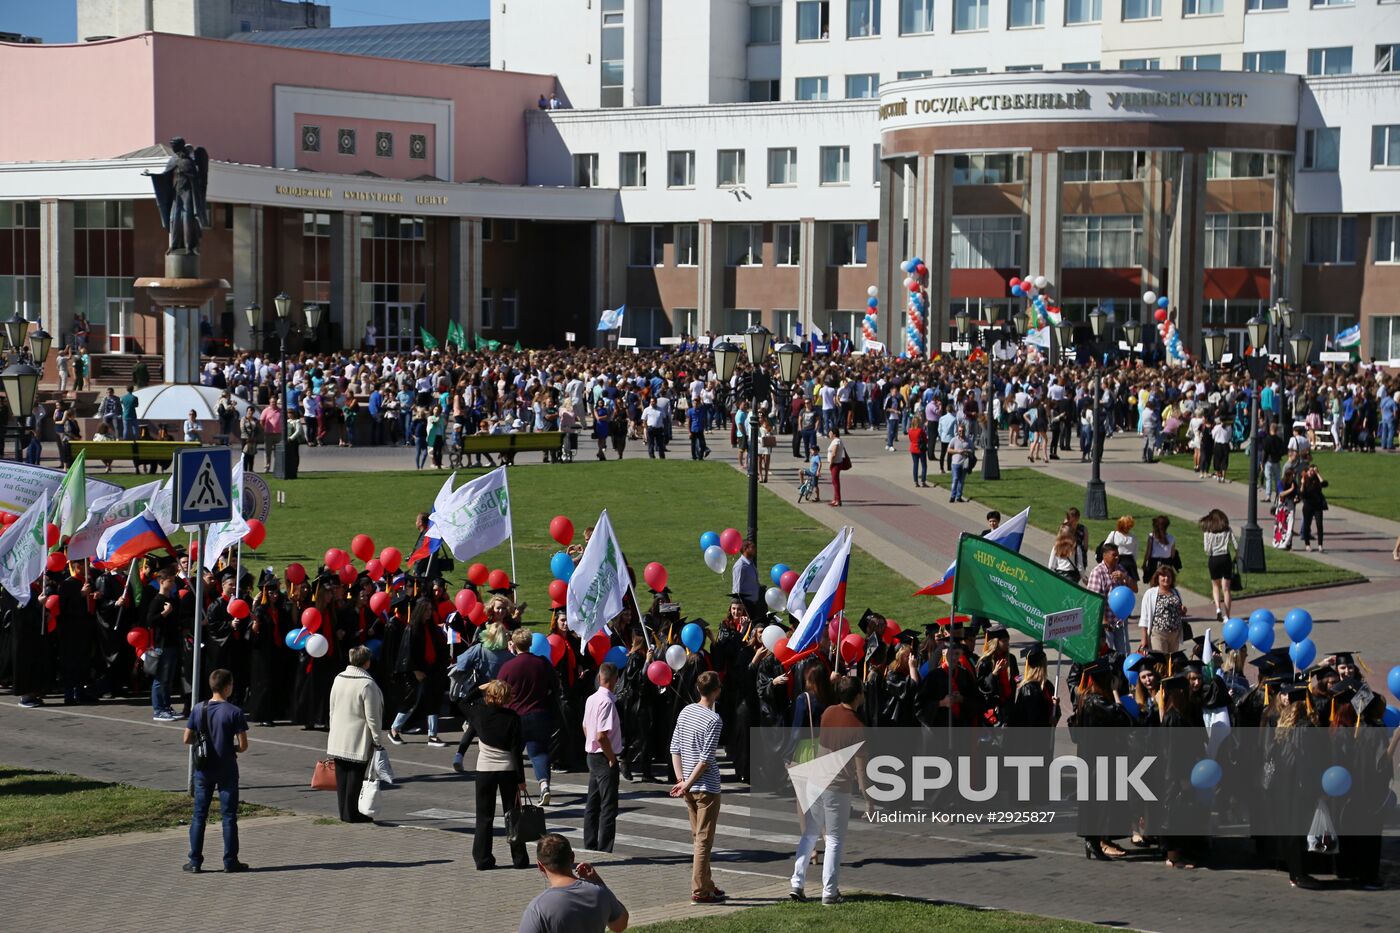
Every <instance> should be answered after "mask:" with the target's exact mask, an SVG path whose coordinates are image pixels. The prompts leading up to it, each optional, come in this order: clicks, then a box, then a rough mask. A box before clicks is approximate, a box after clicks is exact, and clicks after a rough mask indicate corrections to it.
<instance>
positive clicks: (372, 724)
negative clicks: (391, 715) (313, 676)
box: [326, 645, 384, 823]
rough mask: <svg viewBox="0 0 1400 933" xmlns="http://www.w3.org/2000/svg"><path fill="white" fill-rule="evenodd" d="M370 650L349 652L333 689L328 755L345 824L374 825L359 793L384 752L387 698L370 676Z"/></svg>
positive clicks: (357, 647) (342, 819)
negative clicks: (381, 729)
mask: <svg viewBox="0 0 1400 933" xmlns="http://www.w3.org/2000/svg"><path fill="white" fill-rule="evenodd" d="M373 657H374V656H373V655H372V654H371V653H370V650H369V649H368V648H366V647H365V646H364V645H356V646H355V647H353V648H351V649H350V663H349V665H348V666H347V667H346V668H345V670H343V671H341V672H340V673H339V674H337V675H336V678H335V683H333V684H332V685H331V704H330V717H331V722H330V735H328V736H327V738H326V754H327V755H328V756H329V757H330V758H332V759H334V761H335V799H336V803H337V804H338V805H339V809H340V821H341V822H342V823H372V822H374V820H373V819H372V818H371V817H368V816H365V815H364V814H363V813H361V812H360V790H361V788H362V787H363V785H364V782H365V771H366V770H367V769H368V768H369V763H370V759H371V758H372V757H373V755H374V753H375V752H376V751H379V750H382V746H381V743H380V736H379V723H380V721H381V720H382V718H383V716H384V695H383V694H382V693H380V692H379V685H378V684H376V683H375V682H374V678H373V677H371V676H370V675H369V666H370V662H371V661H372V660H373Z"/></svg>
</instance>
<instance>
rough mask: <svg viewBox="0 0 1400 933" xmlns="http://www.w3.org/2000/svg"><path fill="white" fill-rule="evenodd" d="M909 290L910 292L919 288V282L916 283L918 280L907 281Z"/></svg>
mask: <svg viewBox="0 0 1400 933" xmlns="http://www.w3.org/2000/svg"><path fill="white" fill-rule="evenodd" d="M909 290H910V291H911V292H917V291H918V290H919V283H918V282H910V283H909Z"/></svg>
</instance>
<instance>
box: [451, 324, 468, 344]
mask: <svg viewBox="0 0 1400 933" xmlns="http://www.w3.org/2000/svg"><path fill="white" fill-rule="evenodd" d="M447 342H448V343H450V344H452V345H453V346H455V347H456V348H457V349H459V350H462V349H465V348H466V346H467V335H466V332H465V331H463V330H462V325H461V324H460V323H458V322H457V321H448V322H447Z"/></svg>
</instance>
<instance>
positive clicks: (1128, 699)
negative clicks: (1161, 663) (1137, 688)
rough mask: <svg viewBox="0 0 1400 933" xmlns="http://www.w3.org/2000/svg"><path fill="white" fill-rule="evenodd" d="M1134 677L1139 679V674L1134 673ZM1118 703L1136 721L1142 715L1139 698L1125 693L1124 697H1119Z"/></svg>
mask: <svg viewBox="0 0 1400 933" xmlns="http://www.w3.org/2000/svg"><path fill="white" fill-rule="evenodd" d="M1133 677H1137V674H1136V673H1134V674H1133ZM1118 703H1119V705H1120V706H1122V707H1123V709H1125V710H1127V711H1128V715H1129V716H1131V717H1133V718H1134V719H1137V718H1138V717H1139V716H1141V715H1142V708H1141V707H1139V706H1138V701H1137V697H1135V696H1133V695H1132V694H1131V693H1125V694H1123V696H1121V697H1119V699H1118Z"/></svg>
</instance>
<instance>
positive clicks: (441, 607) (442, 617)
mask: <svg viewBox="0 0 1400 933" xmlns="http://www.w3.org/2000/svg"><path fill="white" fill-rule="evenodd" d="M450 615H452V604H451V603H449V602H448V601H447V600H445V599H444V600H443V601H442V602H440V603H438V604H437V620H438V621H439V622H446V621H447V617H448V616H450Z"/></svg>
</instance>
